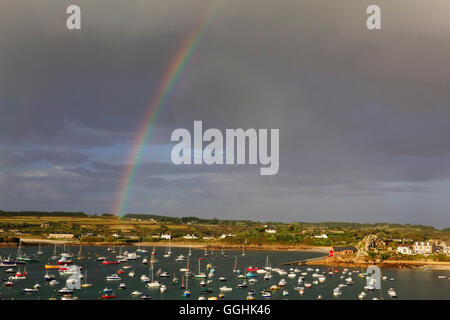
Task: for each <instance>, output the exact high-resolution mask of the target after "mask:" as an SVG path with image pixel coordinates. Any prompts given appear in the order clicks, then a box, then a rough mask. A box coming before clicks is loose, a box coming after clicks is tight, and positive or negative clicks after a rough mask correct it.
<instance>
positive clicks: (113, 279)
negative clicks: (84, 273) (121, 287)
mask: <svg viewBox="0 0 450 320" xmlns="http://www.w3.org/2000/svg"><path fill="white" fill-rule="evenodd" d="M120 279H121V278H120V277H119V276H118V275H117V274H115V273H114V274H112V275H110V276H107V277H106V281H119V280H120Z"/></svg>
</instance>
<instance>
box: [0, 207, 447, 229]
mask: <svg viewBox="0 0 450 320" xmlns="http://www.w3.org/2000/svg"><path fill="white" fill-rule="evenodd" d="M0 212H6V213H9V212H18V213H20V212H30V213H31V212H36V213H39V212H42V213H44V212H47V213H58V212H61V213H68V214H70V213H83V214H86V215H88V216H94V215H96V216H102V215H105V214H107V215H110V216H111V217H116V218H119V219H121V218H125V216H127V215H145V216H157V217H167V218H180V219H181V218H197V219H202V220H213V219H217V220H219V221H251V222H255V223H269V224H270V223H274V224H276V223H280V224H289V223H308V224H322V223H351V224H352V223H354V224H361V225H378V224H389V225H401V226H407V225H409V226H412V227H414V226H421V227H432V228H434V229H437V230H444V229H449V228H450V226H434V225H426V224H416V223H400V222H388V221H378V222H360V221H330V220H329V221H325V220H324V221H305V220H304V221H300V220H297V221H294V220H292V221H275V220H273V221H272V220H255V219H242V218H235V219H222V218H218V217H201V216H191V215H189V216H174V215H164V214H155V213H131V212H130V213H125V214H124V215H123V216H116V215H114V214H112V213H109V212H101V213H99V212H86V211H64V210H52V211H45V210H44V211H41V210H3V209H0ZM43 217H45V216H43Z"/></svg>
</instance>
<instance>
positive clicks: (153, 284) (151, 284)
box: [147, 264, 161, 288]
mask: <svg viewBox="0 0 450 320" xmlns="http://www.w3.org/2000/svg"><path fill="white" fill-rule="evenodd" d="M151 269H152V281H151V282H149V283H147V287H149V288H159V287H161V283H160V282H159V281H155V280H154V278H153V264H152V266H151Z"/></svg>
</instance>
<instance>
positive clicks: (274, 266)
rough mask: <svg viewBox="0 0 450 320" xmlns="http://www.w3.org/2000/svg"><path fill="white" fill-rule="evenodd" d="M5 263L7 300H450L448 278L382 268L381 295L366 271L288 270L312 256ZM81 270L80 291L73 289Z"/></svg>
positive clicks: (137, 251)
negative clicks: (291, 262)
mask: <svg viewBox="0 0 450 320" xmlns="http://www.w3.org/2000/svg"><path fill="white" fill-rule="evenodd" d="M38 252H40V254H37V253H38ZM19 253H20V256H21V257H28V258H29V261H25V262H24V261H22V262H19V259H16V258H17V257H18V256H19V255H18V254H19ZM0 256H1V257H2V268H1V269H0V273H1V278H2V285H1V288H0V298H1V299H3V300H49V299H50V300H76V299H79V300H99V299H116V300H182V299H185V300H218V299H220V300H222V299H223V300H316V299H323V300H339V299H341V300H374V299H386V300H387V299H391V300H403V299H407V300H411V299H435V300H439V299H449V298H450V291H449V288H450V287H449V284H450V282H449V280H450V272H449V271H448V270H447V271H446V270H433V269H394V268H383V269H382V272H381V273H382V279H383V280H382V281H381V290H378V289H372V288H371V287H370V285H369V286H368V284H367V279H366V278H367V274H366V269H365V268H344V267H340V266H334V267H333V268H330V267H329V266H310V265H291V266H288V265H285V264H286V262H288V261H308V260H309V261H314V260H315V259H320V258H321V257H323V252H313V251H303V252H302V251H298V252H292V251H264V250H246V251H245V253H244V252H243V251H242V250H211V249H210V250H208V249H198V248H192V247H170V248H169V247H168V246H166V247H156V246H155V247H144V246H139V247H136V246H115V247H112V246H110V247H107V246H102V247H98V246H83V247H80V246H69V245H66V246H64V245H54V246H51V245H43V246H39V247H38V246H27V247H22V248H20V252H19V248H1V249H0ZM16 260H17V261H16ZM8 263H9V264H10V265H8ZM77 267H79V268H80V271H79V275H80V282H79V283H80V287H79V289H77V288H73V289H71V286H70V281H73V278H70V275H73V274H74V272H75V271H76V268H77ZM70 279H72V280H70ZM7 284H8V285H7ZM73 284H75V282H74V283H73Z"/></svg>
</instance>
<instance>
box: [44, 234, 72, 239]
mask: <svg viewBox="0 0 450 320" xmlns="http://www.w3.org/2000/svg"><path fill="white" fill-rule="evenodd" d="M48 237H49V238H54V239H73V234H72V233H50V234H49V235H48Z"/></svg>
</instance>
